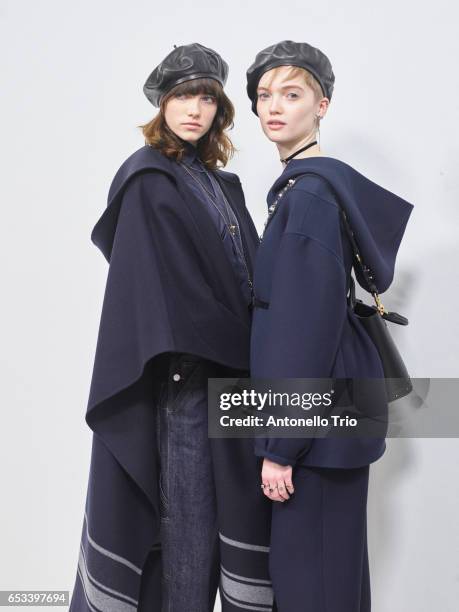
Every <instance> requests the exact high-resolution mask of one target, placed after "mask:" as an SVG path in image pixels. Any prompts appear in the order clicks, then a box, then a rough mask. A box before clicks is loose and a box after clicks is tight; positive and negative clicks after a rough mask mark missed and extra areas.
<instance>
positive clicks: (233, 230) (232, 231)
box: [228, 225, 237, 236]
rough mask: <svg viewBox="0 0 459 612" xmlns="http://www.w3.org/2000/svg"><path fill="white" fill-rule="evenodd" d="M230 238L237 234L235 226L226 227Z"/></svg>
mask: <svg viewBox="0 0 459 612" xmlns="http://www.w3.org/2000/svg"><path fill="white" fill-rule="evenodd" d="M228 229H229V231H230V234H231V236H235V235H236V232H237V225H228Z"/></svg>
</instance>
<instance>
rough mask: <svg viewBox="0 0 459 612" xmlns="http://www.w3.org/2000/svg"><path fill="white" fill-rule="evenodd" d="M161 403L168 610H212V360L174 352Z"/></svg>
mask: <svg viewBox="0 0 459 612" xmlns="http://www.w3.org/2000/svg"><path fill="white" fill-rule="evenodd" d="M167 370H168V371H167V380H165V381H164V382H163V385H162V390H161V394H160V400H159V403H158V413H157V434H158V448H159V452H160V464H161V475H160V482H159V491H160V506H161V544H162V567H163V576H162V578H163V581H162V612H212V611H213V609H214V603H215V598H216V593H217V589H218V581H219V569H220V562H219V543H218V529H217V508H216V496H215V484H214V477H213V471H212V461H211V450H210V441H209V438H208V433H207V378H208V377H209V376H212V373H211V371H210V368H209V362H206V361H204V360H202V359H200V358H198V357H196V356H193V355H187V354H172V355H171V357H170V361H169V364H168V368H167Z"/></svg>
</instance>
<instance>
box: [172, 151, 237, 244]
mask: <svg viewBox="0 0 459 612" xmlns="http://www.w3.org/2000/svg"><path fill="white" fill-rule="evenodd" d="M179 163H180V165H181V166H182V167H183V168H184V169H185V170H186V172H188V174H189V175H190V176H191V178H192V179H194V180H195V181H196V182H197V183H198V184H199V185H200V186H201V188H202V189H203V190H204V191H205V192H206V193H207V194H208V196H209V198H210V201H211V203H212V205H213V206H214V208H215V209H216V210H217V211H218V213H219V214H220V215H221V217H222V219H223V221H224V222H225V225H226V227H227V228H228V231H229V233H230V234H231V236H232V237H233V238H235V236H236V233H237V232H238V230H239V224H238V222H237V219H236V225H235V224H234V223H232V222H231V213H230V211H229V210H228V207H229V204H228V202H227V201H226V198H225V195H224V194H223V193H222V196H223V203H224V205H225V210H226V214H227V215H228V217H227V218H226V217H225V215H224V214H223V212H222V211H221V210H220V208H219V207H218V206H217V204H216V203H215V202H216V194H215V193H211V192H210V191H209V190H208V189H207V187H206V186H205V185H204V183H203V182H202V181H201V180H200V179H198V177H197V176H195V175H194V174H193V172H191V170H190V169H189V168H188V166H187V165H186V164H184V163H183V162H179ZM202 172H204V173H205V174H206V176H207V178H208V179H209V182H210V184H211V185H212V180H211V179H210V178H209V175H208V173H207V171H206V170H202Z"/></svg>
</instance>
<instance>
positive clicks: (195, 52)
mask: <svg viewBox="0 0 459 612" xmlns="http://www.w3.org/2000/svg"><path fill="white" fill-rule="evenodd" d="M202 78H208V79H215V80H216V81H218V82H219V83H220V84H221V85H222V86H224V85H225V83H226V79H227V78H228V64H227V63H226V62H225V60H224V59H222V58H221V57H220V55H218V53H216V52H215V51H213V50H212V49H209V48H208V47H204V45H200V44H199V43H192V44H190V45H182V46H181V47H175V49H173V51H171V52H170V53H169V55H168V56H167V57H165V58H164V59H163V61H162V62H161V63H160V64H159V66H156V68H155V69H154V70H153V72H152V73H151V74H150V76H149V77H148V79H147V80H146V82H145V85H144V86H143V92H144V94H145V95H146V96H147V98H148V99H149V100H150V102H151V103H152V104H153V106H159V104H160V101H161V98H162V96H163V95H164V94H165V93H167V92H168V91H170V90H171V89H172V88H173V87H175V86H176V85H178V84H179V83H184V82H185V81H191V80H192V79H202Z"/></svg>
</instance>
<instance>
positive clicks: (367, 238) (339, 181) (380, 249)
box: [267, 156, 413, 293]
mask: <svg viewBox="0 0 459 612" xmlns="http://www.w3.org/2000/svg"><path fill="white" fill-rule="evenodd" d="M305 173H312V174H315V175H319V176H321V177H322V178H323V179H325V180H326V181H327V182H328V184H329V185H330V186H331V187H332V191H333V192H334V194H335V197H336V198H337V199H338V200H339V202H340V204H341V206H342V207H343V208H344V210H345V213H346V216H347V219H348V222H349V225H350V226H351V229H352V231H353V233H354V238H355V240H356V243H357V245H358V247H359V250H360V253H361V256H362V258H363V262H364V263H365V264H366V265H367V266H368V267H369V268H370V269H371V270H372V272H373V275H374V281H375V284H376V286H377V288H378V291H379V293H382V292H384V291H386V289H388V288H389V286H390V284H391V283H392V280H393V277H394V268H395V260H396V256H397V252H398V249H399V246H400V243H401V240H402V237H403V234H404V232H405V228H406V225H407V223H408V219H409V217H410V214H411V211H412V210H413V204H410V203H409V202H407V201H406V200H404V199H403V198H401V197H400V196H397V195H396V194H394V193H392V192H391V191H389V190H388V189H385V188H384V187H381V186H380V185H378V184H377V183H375V182H373V181H371V180H370V179H368V178H367V177H365V176H364V175H363V174H361V173H360V172H358V171H357V170H355V169H354V168H352V166H349V165H348V164H346V163H345V162H343V161H341V160H338V159H335V158H332V157H325V156H324V157H309V158H308V157H306V158H303V159H297V160H292V161H290V162H289V163H288V165H287V166H286V167H285V169H284V171H283V173H282V174H281V175H280V176H279V178H278V179H277V180H276V181H275V183H274V184H273V186H272V187H271V189H270V191H269V193H268V196H267V201H268V206H269V205H270V204H271V203H272V201H273V200H274V198H275V196H276V194H277V192H278V191H279V190H280V189H282V187H283V186H284V185H285V184H286V183H287V181H288V180H289V179H292V178H297V177H299V176H300V175H303V174H305ZM356 278H357V280H358V282H359V284H360V285H361V286H362V288H363V289H365V290H367V291H368V287H367V286H366V285H365V284H363V279H362V276H361V274H360V273H358V272H357V271H356Z"/></svg>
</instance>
